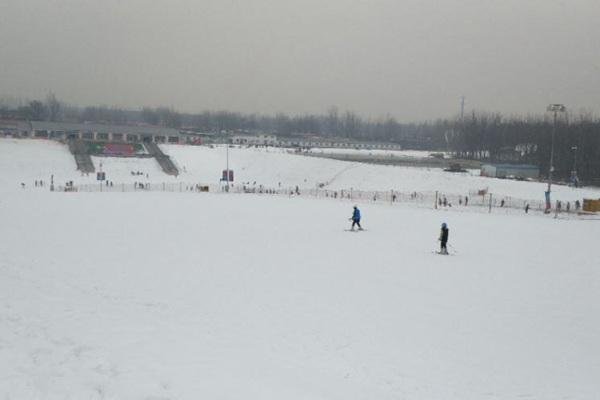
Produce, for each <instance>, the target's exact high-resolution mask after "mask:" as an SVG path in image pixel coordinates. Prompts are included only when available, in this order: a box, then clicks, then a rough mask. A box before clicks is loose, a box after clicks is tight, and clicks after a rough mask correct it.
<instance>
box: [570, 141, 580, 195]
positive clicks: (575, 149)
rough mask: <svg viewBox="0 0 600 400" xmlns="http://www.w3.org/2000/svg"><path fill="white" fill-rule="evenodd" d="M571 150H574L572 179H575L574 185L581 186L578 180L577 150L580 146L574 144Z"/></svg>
mask: <svg viewBox="0 0 600 400" xmlns="http://www.w3.org/2000/svg"><path fill="white" fill-rule="evenodd" d="M571 150H573V171H571V180H572V181H573V185H574V186H575V187H577V186H579V185H578V183H577V181H578V180H579V179H578V178H577V150H578V147H577V146H573V147H571Z"/></svg>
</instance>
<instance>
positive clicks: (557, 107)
mask: <svg viewBox="0 0 600 400" xmlns="http://www.w3.org/2000/svg"><path fill="white" fill-rule="evenodd" d="M547 110H548V111H550V112H552V113H554V123H553V125H552V144H551V146H550V168H549V170H548V190H547V191H546V212H547V213H548V212H550V208H551V207H552V203H551V201H550V193H551V192H552V173H553V172H554V136H556V119H557V115H558V113H559V112H565V111H566V110H567V108H566V107H565V106H564V105H563V104H550V105H549V106H548V108H547Z"/></svg>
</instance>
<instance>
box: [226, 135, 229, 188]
mask: <svg viewBox="0 0 600 400" xmlns="http://www.w3.org/2000/svg"><path fill="white" fill-rule="evenodd" d="M226 154H227V155H226V157H227V162H226V164H227V165H226V168H227V170H226V173H225V175H226V176H225V180H226V181H227V186H226V188H227V189H225V190H226V191H228V192H229V142H227V152H226Z"/></svg>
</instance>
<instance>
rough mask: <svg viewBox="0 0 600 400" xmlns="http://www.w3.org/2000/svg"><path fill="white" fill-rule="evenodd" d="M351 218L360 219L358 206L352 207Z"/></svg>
mask: <svg viewBox="0 0 600 400" xmlns="http://www.w3.org/2000/svg"><path fill="white" fill-rule="evenodd" d="M352 219H353V220H354V221H360V210H359V209H358V208H355V209H354V212H353V213H352Z"/></svg>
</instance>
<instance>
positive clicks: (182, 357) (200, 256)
mask: <svg viewBox="0 0 600 400" xmlns="http://www.w3.org/2000/svg"><path fill="white" fill-rule="evenodd" d="M190 149H191V150H190ZM221 150H223V149H212V150H211V149H208V148H189V147H183V146H168V151H169V153H171V154H172V155H175V156H176V159H177V161H178V163H179V164H180V165H181V164H183V163H185V165H186V169H187V171H188V172H187V174H188V175H189V176H188V177H189V178H196V179H200V178H202V177H211V176H213V175H214V170H215V169H217V173H218V168H217V166H219V165H221V161H222V160H223V157H224V156H225V155H224V153H223V152H222V151H221ZM230 155H231V156H233V157H232V162H234V163H235V164H234V166H235V168H236V173H239V174H242V176H243V177H244V178H246V179H251V177H252V176H253V175H252V174H255V175H254V177H255V179H256V180H258V181H261V182H265V183H266V182H276V181H277V180H278V179H284V178H286V179H287V180H289V181H291V182H294V180H295V181H296V182H297V181H303V179H304V175H308V178H310V179H311V181H312V182H314V181H316V180H317V179H322V177H327V176H331V175H330V174H332V173H337V172H339V171H340V170H343V169H344V168H346V165H347V164H344V163H339V162H335V161H333V160H323V159H312V158H305V157H302V156H294V155H289V154H286V153H281V152H275V151H242V150H241V149H232V151H231V154H230ZM67 156H69V154H68V151H67V152H66V153H65V149H64V148H63V147H61V146H59V145H57V144H54V143H49V142H45V141H44V142H43V141H12V140H9V141H0V190H1V191H0V221H2V226H3V229H0V397H3V398H7V399H36V398H39V399H50V400H53V399H82V398H85V399H198V398H219V399H239V398H246V399H283V398H284V399H367V398H369V399H370V398H377V399H402V398H405V399H457V400H458V399H461V400H463V399H481V398H493V399H515V398H523V399H544V400H546V399H550V400H553V399H564V398H569V399H573V400H580V399H581V400H588V399H593V398H595V397H596V396H597V393H598V392H599V391H600V384H599V383H598V379H597V377H598V376H600V361H599V360H600V357H598V355H599V354H600V344H599V342H598V337H599V335H600V272H599V270H598V261H597V260H598V257H597V256H596V254H595V244H596V243H597V238H598V236H599V235H600V224H599V223H598V221H597V220H578V219H567V218H558V219H554V218H550V217H544V216H540V215H527V216H526V215H524V214H522V213H520V214H518V215H517V214H500V213H492V214H481V213H470V212H462V213H461V212H452V211H448V210H432V209H421V208H409V207H405V206H402V205H394V206H390V205H385V204H364V205H363V204H361V211H362V214H363V221H362V224H363V225H364V226H365V227H366V228H367V229H368V231H367V232H359V233H350V232H345V231H344V229H347V228H348V226H349V222H348V217H349V216H350V214H351V212H352V207H351V206H352V203H350V202H343V201H339V200H338V201H332V200H325V199H322V200H319V199H305V198H301V197H282V196H266V195H263V196H260V195H227V194H212V193H211V194H207V193H161V192H130V193H62V192H54V193H52V192H49V191H47V190H39V189H38V190H34V189H31V188H29V187H28V188H27V189H26V190H22V189H20V188H19V186H18V183H17V184H15V182H20V181H21V180H26V179H29V180H31V179H38V178H39V177H41V178H44V177H45V176H46V175H45V174H46V173H47V172H48V171H49V170H52V171H53V172H54V173H55V174H56V175H57V176H58V177H60V178H61V179H69V177H74V178H77V179H91V178H90V177H80V176H78V174H77V173H74V172H73V171H72V169H73V168H74V163H73V162H72V161H71V160H70V159H69V157H70V156H69V157H67ZM211 157H212V158H211ZM19 159H20V160H21V162H18V160H19ZM23 160H27V163H25V162H22V161H23ZM107 160H108V159H107ZM233 160H235V161H233ZM138 161H139V160H138ZM149 161H151V160H145V161H143V162H141V163H140V164H135V163H133V164H132V163H131V160H119V159H111V161H109V162H107V163H106V168H107V170H108V171H109V172H110V173H111V174H116V173H117V172H116V171H119V172H118V173H120V174H122V176H123V179H125V178H126V177H128V176H129V175H128V174H129V173H130V169H133V168H134V167H135V169H136V170H138V169H146V170H147V171H148V172H149V176H150V178H149V179H166V178H168V177H166V176H164V175H163V176H160V175H158V174H159V172H156V171H154V170H150V168H151V166H152V165H154V164H146V163H147V162H149ZM311 163H315V164H311ZM136 165H139V166H136ZM141 165H144V166H143V167H140V166H141ZM311 165H312V166H311ZM350 165H353V164H350ZM368 167H369V168H371V166H368ZM302 168H307V169H304V170H300V171H299V170H298V169H302ZM380 168H381V167H380ZM322 170H325V171H322ZM384 170H386V168H382V169H379V170H378V171H380V173H381V171H384ZM401 170H402V172H390V174H391V175H390V176H405V177H406V179H410V180H411V182H412V183H415V184H416V183H417V182H419V179H421V178H422V176H420V175H417V176H412V175H411V172H412V173H415V172H416V171H415V169H401ZM366 171H368V168H367V169H366V170H365V169H363V167H362V166H355V167H353V169H351V170H348V171H346V172H345V173H343V174H341V176H340V179H342V178H343V179H348V180H350V179H351V178H350V177H345V174H346V173H347V174H348V176H350V172H352V173H353V174H356V175H355V176H356V177H357V178H356V180H355V181H352V182H356V183H354V184H357V185H358V184H360V183H361V182H368V179H367V178H368V177H369V176H370V175H367V176H364V175H361V174H365V173H366ZM391 171H393V170H391ZM313 173H314V174H316V175H317V176H316V177H315V175H313ZM244 174H246V175H244ZM318 174H322V175H318ZM396 174H397V175H396ZM154 175H157V177H154ZM441 176H448V177H449V178H448V179H452V180H454V181H452V182H451V183H452V184H456V183H457V182H458V181H459V180H460V179H466V180H470V179H474V178H475V177H466V178H465V177H463V178H459V177H458V176H457V175H443V174H441V173H440V174H439V175H437V174H436V172H435V171H431V175H430V179H429V182H430V183H435V184H436V185H448V184H451V183H448V182H445V183H444V182H443V181H440V178H441ZM188 177H186V178H188ZM451 177H452V178H451ZM115 179H116V178H115ZM168 179H172V180H173V181H176V180H177V179H182V177H179V178H168ZM361 179H362V180H361ZM479 179H482V178H479ZM488 181H490V182H493V181H495V180H488ZM336 182H337V181H336ZM346 182H348V181H346ZM499 182H503V183H506V184H507V188H509V186H508V184H509V183H512V184H515V187H517V189H513V187H512V186H511V187H510V188H509V189H510V190H521V189H518V187H520V184H523V185H532V184H531V183H527V182H510V181H499ZM307 183H308V182H307ZM372 184H373V185H376V184H377V182H375V183H372ZM516 184H519V185H516ZM507 190H508V189H507ZM523 190H528V189H523ZM532 190H533V189H532ZM536 190H537V189H536ZM441 222H447V223H448V225H449V227H450V241H449V243H450V250H451V252H452V253H453V255H451V256H439V255H436V254H433V251H434V250H436V249H437V246H438V243H437V241H436V238H437V235H438V229H439V225H440V223H441Z"/></svg>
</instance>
